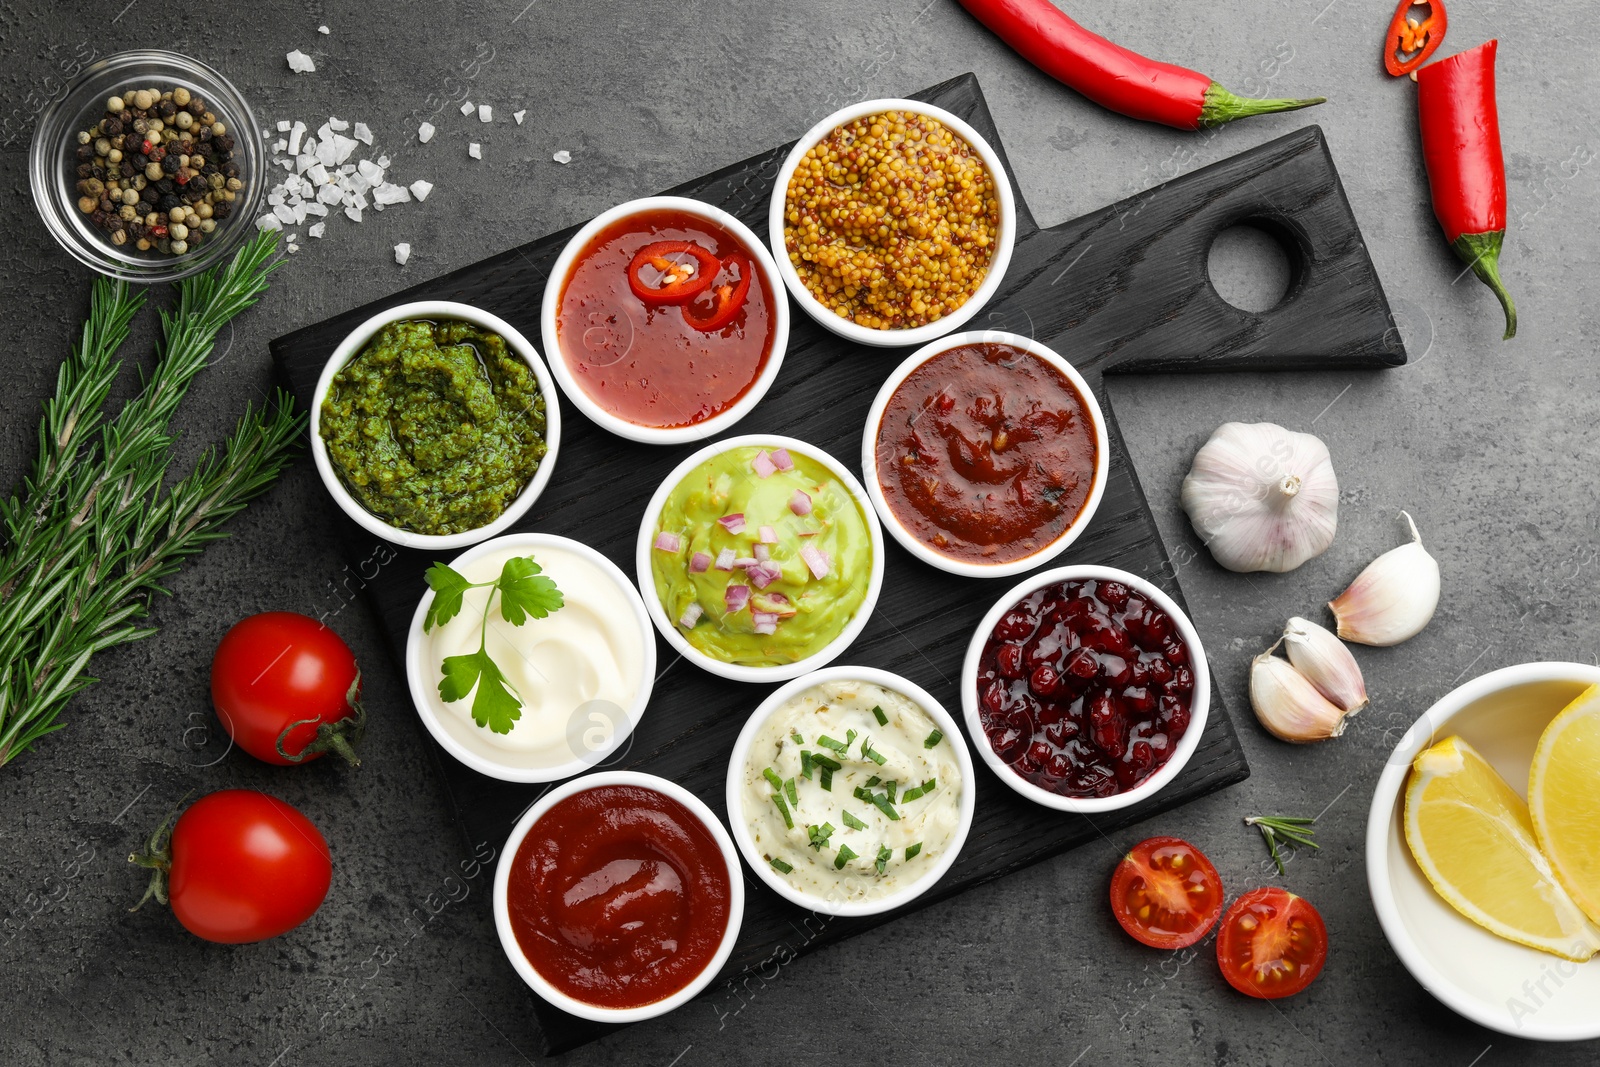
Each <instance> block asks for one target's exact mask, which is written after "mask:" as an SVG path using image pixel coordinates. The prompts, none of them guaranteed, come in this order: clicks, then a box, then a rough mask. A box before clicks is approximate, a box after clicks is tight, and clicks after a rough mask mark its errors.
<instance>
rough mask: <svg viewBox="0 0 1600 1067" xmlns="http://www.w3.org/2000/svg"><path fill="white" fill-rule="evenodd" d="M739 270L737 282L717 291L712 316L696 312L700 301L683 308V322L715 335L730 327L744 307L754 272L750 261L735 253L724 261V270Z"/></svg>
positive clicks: (729, 283) (724, 285)
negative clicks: (727, 326)
mask: <svg viewBox="0 0 1600 1067" xmlns="http://www.w3.org/2000/svg"><path fill="white" fill-rule="evenodd" d="M734 267H737V268H738V269H739V280H738V281H737V282H724V283H722V284H721V285H718V286H717V287H716V290H715V294H714V295H715V301H716V302H715V303H714V304H713V306H712V309H711V314H710V315H707V316H701V315H700V313H699V312H698V311H697V310H696V308H697V305H698V303H699V301H695V302H694V303H689V304H685V305H684V306H683V321H684V322H687V323H688V324H689V325H690V326H693V327H694V328H695V329H697V330H702V331H704V332H706V333H715V332H716V331H718V330H720V329H722V328H723V327H724V326H726V325H728V324H729V323H730V322H732V321H733V320H734V317H735V316H737V315H738V314H739V309H740V308H742V307H744V298H745V296H746V294H748V293H749V292H750V275H751V272H752V270H753V268H752V267H751V264H750V261H749V260H748V259H746V258H745V257H744V256H742V255H740V254H739V253H737V252H735V253H734V254H733V255H731V256H729V257H728V258H726V259H724V260H723V261H722V269H723V270H731V269H732V268H734Z"/></svg>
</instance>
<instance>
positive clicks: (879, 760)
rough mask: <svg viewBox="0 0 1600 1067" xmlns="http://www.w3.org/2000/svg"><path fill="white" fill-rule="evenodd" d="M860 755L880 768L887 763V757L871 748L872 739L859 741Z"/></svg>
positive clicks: (864, 738) (865, 738) (867, 738)
mask: <svg viewBox="0 0 1600 1067" xmlns="http://www.w3.org/2000/svg"><path fill="white" fill-rule="evenodd" d="M861 754H862V755H863V756H865V757H866V758H867V759H869V760H871V761H872V762H873V763H876V764H877V765H878V766H880V767H882V766H883V765H884V764H885V763H888V762H889V759H888V757H887V756H885V755H884V754H883V753H882V752H879V751H878V750H877V749H875V748H873V747H872V738H870V737H863V738H862V739H861Z"/></svg>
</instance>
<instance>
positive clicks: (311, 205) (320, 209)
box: [302, 200, 328, 218]
mask: <svg viewBox="0 0 1600 1067" xmlns="http://www.w3.org/2000/svg"><path fill="white" fill-rule="evenodd" d="M302 206H303V207H304V208H305V209H306V214H307V215H316V216H317V217H319V218H320V217H322V216H324V215H326V214H327V213H328V205H327V204H324V203H322V202H321V201H320V200H307V201H306V202H305V203H304V204H303V205H302Z"/></svg>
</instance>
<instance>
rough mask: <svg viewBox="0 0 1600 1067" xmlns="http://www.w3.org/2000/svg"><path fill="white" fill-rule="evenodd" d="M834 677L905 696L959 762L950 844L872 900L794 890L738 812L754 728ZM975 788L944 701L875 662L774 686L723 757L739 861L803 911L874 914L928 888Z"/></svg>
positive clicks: (967, 823)
mask: <svg viewBox="0 0 1600 1067" xmlns="http://www.w3.org/2000/svg"><path fill="white" fill-rule="evenodd" d="M839 681H850V682H871V683H873V684H875V685H879V686H882V687H883V688H885V689H889V690H893V691H894V692H896V693H900V694H901V695H903V696H906V697H909V698H910V699H911V701H912V702H913V703H914V704H916V705H917V706H918V707H920V708H921V709H922V710H923V711H924V712H926V713H927V716H928V718H930V719H932V720H933V721H934V724H935V725H936V726H938V727H939V729H940V730H942V731H943V732H944V736H945V739H946V740H948V741H949V742H950V743H951V745H952V746H953V747H954V749H955V753H956V762H957V763H958V764H960V766H961V816H960V818H961V823H960V825H959V826H958V827H957V828H956V833H955V837H953V838H951V840H950V847H949V848H948V849H946V850H945V853H944V855H942V856H940V857H939V859H938V861H937V862H935V863H932V864H929V865H928V867H927V868H926V869H925V870H924V872H923V875H922V877H921V878H919V879H918V880H917V881H915V882H913V883H911V884H910V885H907V886H905V887H904V888H902V889H901V890H900V891H899V892H897V893H891V894H889V895H888V896H885V897H880V898H878V899H876V900H866V901H835V900H829V899H828V898H827V897H820V896H817V895H815V894H813V893H804V892H801V891H800V890H798V889H796V888H795V887H794V886H793V885H791V884H790V883H789V881H788V880H787V879H785V878H784V877H783V876H781V875H780V874H778V872H777V871H775V870H773V869H772V865H771V864H769V863H768V862H767V861H766V860H765V859H764V858H763V857H762V855H761V850H760V849H759V848H758V847H756V843H755V840H754V839H753V838H752V837H751V836H750V824H749V822H748V821H747V820H746V819H745V818H744V817H743V816H744V801H743V796H744V772H745V763H746V761H748V760H749V758H750V746H751V745H752V744H753V743H754V741H755V736H756V733H757V732H758V731H759V730H760V729H761V727H762V726H763V725H764V724H765V723H766V721H767V719H768V717H770V716H771V715H772V713H773V712H775V711H777V710H778V708H779V707H780V706H782V705H783V704H784V703H785V702H786V701H788V700H789V698H790V697H793V696H794V695H796V694H797V693H803V692H805V691H806V690H807V689H810V688H811V687H812V686H814V685H821V684H822V683H824V682H839ZM977 787H978V783H977V781H976V780H975V778H974V775H973V768H972V756H971V754H970V753H968V752H967V746H966V745H965V744H964V743H963V742H962V740H961V728H960V727H959V726H957V725H956V720H955V718H954V717H953V716H951V714H950V713H949V712H948V711H946V710H945V709H944V705H943V704H940V703H939V702H938V701H937V700H935V699H934V698H933V696H932V694H930V693H929V692H928V691H927V690H926V689H923V688H922V687H921V686H919V685H917V684H916V683H915V682H912V681H910V680H908V679H906V678H902V677H900V676H899V675H898V674H891V673H890V672H888V671H880V670H878V669H876V668H874V667H824V668H823V669H822V670H819V671H812V672H811V673H810V674H806V675H802V676H800V677H799V678H795V679H793V680H791V681H790V682H788V683H787V684H786V685H782V686H779V687H778V688H777V689H775V690H773V692H772V693H771V695H769V696H768V697H767V699H765V700H763V701H762V702H761V704H760V705H759V706H758V707H757V708H756V710H755V712H754V713H752V714H751V716H750V719H749V721H747V722H746V723H745V724H744V729H743V730H741V731H739V739H738V740H737V741H735V742H734V743H733V755H732V757H731V758H730V759H729V760H728V784H727V801H728V824H729V825H730V826H732V827H733V839H734V841H735V842H736V843H737V844H738V846H739V852H740V853H741V854H742V855H743V856H744V861H745V862H746V863H748V864H749V865H750V869H751V870H752V871H754V872H756V874H757V875H758V876H759V877H760V878H761V880H762V881H763V882H766V883H767V885H769V886H771V887H772V891H773V892H775V893H777V894H778V895H779V896H780V897H783V898H784V899H785V900H787V901H789V902H790V903H791V904H798V905H799V906H800V907H802V908H805V909H806V910H807V911H814V912H820V913H821V914H824V915H877V914H878V913H880V912H885V911H892V910H893V909H895V908H898V907H900V906H901V905H903V904H908V903H910V902H911V901H913V900H915V899H916V898H917V897H920V896H921V895H922V894H924V893H926V892H927V891H928V890H929V889H932V888H933V886H934V885H935V884H936V883H937V882H938V881H939V879H941V878H943V877H944V875H945V872H946V871H948V870H949V869H950V866H951V864H953V863H955V861H956V856H958V855H960V853H961V846H962V845H963V844H965V843H966V840H967V832H968V831H969V830H971V829H972V814H973V811H974V810H975V808H976V806H977V797H978V788H977Z"/></svg>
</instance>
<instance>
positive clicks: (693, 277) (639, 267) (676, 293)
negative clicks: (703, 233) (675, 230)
mask: <svg viewBox="0 0 1600 1067" xmlns="http://www.w3.org/2000/svg"><path fill="white" fill-rule="evenodd" d="M685 257H688V258H685ZM646 267H648V268H650V269H652V270H653V271H655V273H656V278H655V280H654V281H653V282H652V281H646V280H645V275H644V271H645V268H646ZM721 267H722V261H721V260H719V259H718V258H717V257H716V256H715V255H713V254H712V253H711V251H710V250H709V249H706V248H703V247H702V246H700V245H698V244H696V243H695V242H693V241H656V242H654V243H653V244H647V245H645V246H644V247H643V248H641V249H639V251H637V252H635V253H634V254H633V259H632V261H631V262H629V264H628V288H630V289H632V290H633V295H634V296H636V297H638V298H639V299H640V300H643V301H644V302H645V303H646V304H683V303H687V302H688V301H690V300H693V299H694V298H695V297H696V296H698V295H699V294H700V293H702V292H704V291H705V288H706V286H708V285H710V284H711V279H712V278H714V277H716V274H717V271H718V270H719V269H721ZM691 268H692V269H691Z"/></svg>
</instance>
